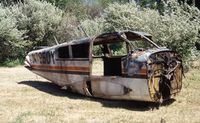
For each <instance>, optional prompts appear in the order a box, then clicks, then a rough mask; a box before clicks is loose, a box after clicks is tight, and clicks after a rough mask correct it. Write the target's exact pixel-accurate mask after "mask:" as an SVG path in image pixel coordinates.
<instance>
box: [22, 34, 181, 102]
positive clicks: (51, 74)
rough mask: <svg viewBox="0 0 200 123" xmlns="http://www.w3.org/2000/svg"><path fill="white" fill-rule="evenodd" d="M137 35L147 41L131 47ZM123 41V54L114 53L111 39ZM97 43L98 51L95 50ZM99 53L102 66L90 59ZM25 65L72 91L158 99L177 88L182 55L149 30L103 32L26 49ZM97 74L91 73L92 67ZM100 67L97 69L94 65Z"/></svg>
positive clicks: (166, 96)
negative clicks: (156, 40)
mask: <svg viewBox="0 0 200 123" xmlns="http://www.w3.org/2000/svg"><path fill="white" fill-rule="evenodd" d="M135 40H141V41H144V43H142V44H140V46H146V44H145V43H149V44H150V45H151V46H152V47H151V48H150V47H147V48H146V49H144V48H141V47H134V44H133V43H134V42H135ZM117 43H125V44H126V50H127V54H125V55H117V56H115V55H114V54H113V49H111V47H110V45H111V44H117ZM94 46H99V47H100V50H101V52H102V55H101V56H98V57H95V56H94ZM96 58H100V59H101V61H102V62H101V63H100V64H101V66H100V67H98V64H97V63H96V62H94V59H96ZM25 64H26V65H25V67H26V68H28V69H29V70H31V71H32V72H34V73H36V74H38V75H40V76H42V77H44V78H46V79H48V80H50V81H52V82H53V83H56V84H58V85H60V86H62V87H66V88H67V89H70V90H71V91H73V92H77V93H80V94H83V95H87V96H94V97H100V98H107V99H124V100H139V101H150V102H160V101H162V100H166V99H169V98H171V96H173V95H175V94H177V93H178V92H180V90H181V87H182V71H183V69H182V61H181V57H180V56H179V55H178V54H177V53H176V52H174V51H171V50H169V49H167V48H161V47H159V46H158V45H156V44H155V43H154V42H152V41H151V35H149V34H147V33H141V32H134V31H122V32H114V33H106V34H102V35H99V36H96V37H90V38H85V39H82V40H80V41H72V42H69V43H63V44H59V45H55V46H53V47H48V48H44V49H40V50H35V51H32V52H30V53H29V54H28V55H27V56H26V60H25ZM95 69H96V70H97V71H101V74H98V73H97V74H94V71H96V70H95ZM98 69H101V70H98Z"/></svg>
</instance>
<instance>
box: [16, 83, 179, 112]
mask: <svg viewBox="0 0 200 123" xmlns="http://www.w3.org/2000/svg"><path fill="white" fill-rule="evenodd" d="M18 84H24V85H28V86H31V87H34V88H36V89H38V90H40V91H43V92H46V93H48V94H51V95H54V96H60V97H68V98H70V99H81V100H90V101H95V102H99V103H101V104H102V105H103V106H104V107H110V108H124V109H128V110H132V111H148V110H153V109H155V108H156V109H158V108H159V106H167V105H170V104H172V103H173V102H174V101H175V100H174V99H171V100H169V101H166V102H164V103H163V104H162V105H159V104H157V103H150V102H140V101H125V100H108V99H101V98H94V97H87V96H84V95H81V94H77V93H73V92H71V91H68V90H65V89H61V87H60V86H58V85H56V84H54V83H50V82H42V81H22V82H18Z"/></svg>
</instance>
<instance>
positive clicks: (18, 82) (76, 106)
mask: <svg viewBox="0 0 200 123" xmlns="http://www.w3.org/2000/svg"><path fill="white" fill-rule="evenodd" d="M199 72H200V70H197V69H195V70H192V71H190V72H188V73H187V74H186V78H185V79H184V82H183V89H182V91H181V93H180V94H179V95H177V97H176V98H175V100H171V101H169V102H168V103H166V104H163V105H162V106H161V107H160V108H159V109H157V108H154V106H155V105H153V104H149V103H141V102H134V101H111V100H103V99H94V98H89V97H85V96H81V95H78V94H73V93H70V92H67V91H66V90H62V89H60V88H59V87H58V86H56V85H54V84H52V83H49V82H48V81H46V80H44V79H42V78H40V77H38V76H36V75H35V74H33V73H31V72H29V71H28V70H26V69H25V68H23V67H22V66H20V67H15V68H0V123H7V122H9V123H28V122H31V123H49V122H51V123H62V122H70V123H71V122H74V123H77V122H81V123H82V122H83V123H84V122H89V123H93V122H95V123H104V122H105V123H109V122H110V123H113V122H124V123H132V122H142V123H143V122H145V123H148V122H154V123H160V122H162V123H165V122H166V123H173V122H174V123H177V122H179V123H183V122H184V123H188V122H190V123H191V122H200V90H199V89H200V75H199Z"/></svg>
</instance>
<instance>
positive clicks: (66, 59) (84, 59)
mask: <svg viewBox="0 0 200 123" xmlns="http://www.w3.org/2000/svg"><path fill="white" fill-rule="evenodd" d="M56 61H89V58H58V59H56Z"/></svg>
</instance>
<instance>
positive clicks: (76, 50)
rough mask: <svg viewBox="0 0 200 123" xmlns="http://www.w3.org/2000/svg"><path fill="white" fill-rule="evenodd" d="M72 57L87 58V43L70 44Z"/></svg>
mask: <svg viewBox="0 0 200 123" xmlns="http://www.w3.org/2000/svg"><path fill="white" fill-rule="evenodd" d="M72 54H73V58H88V57H89V44H78V45H72Z"/></svg>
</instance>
